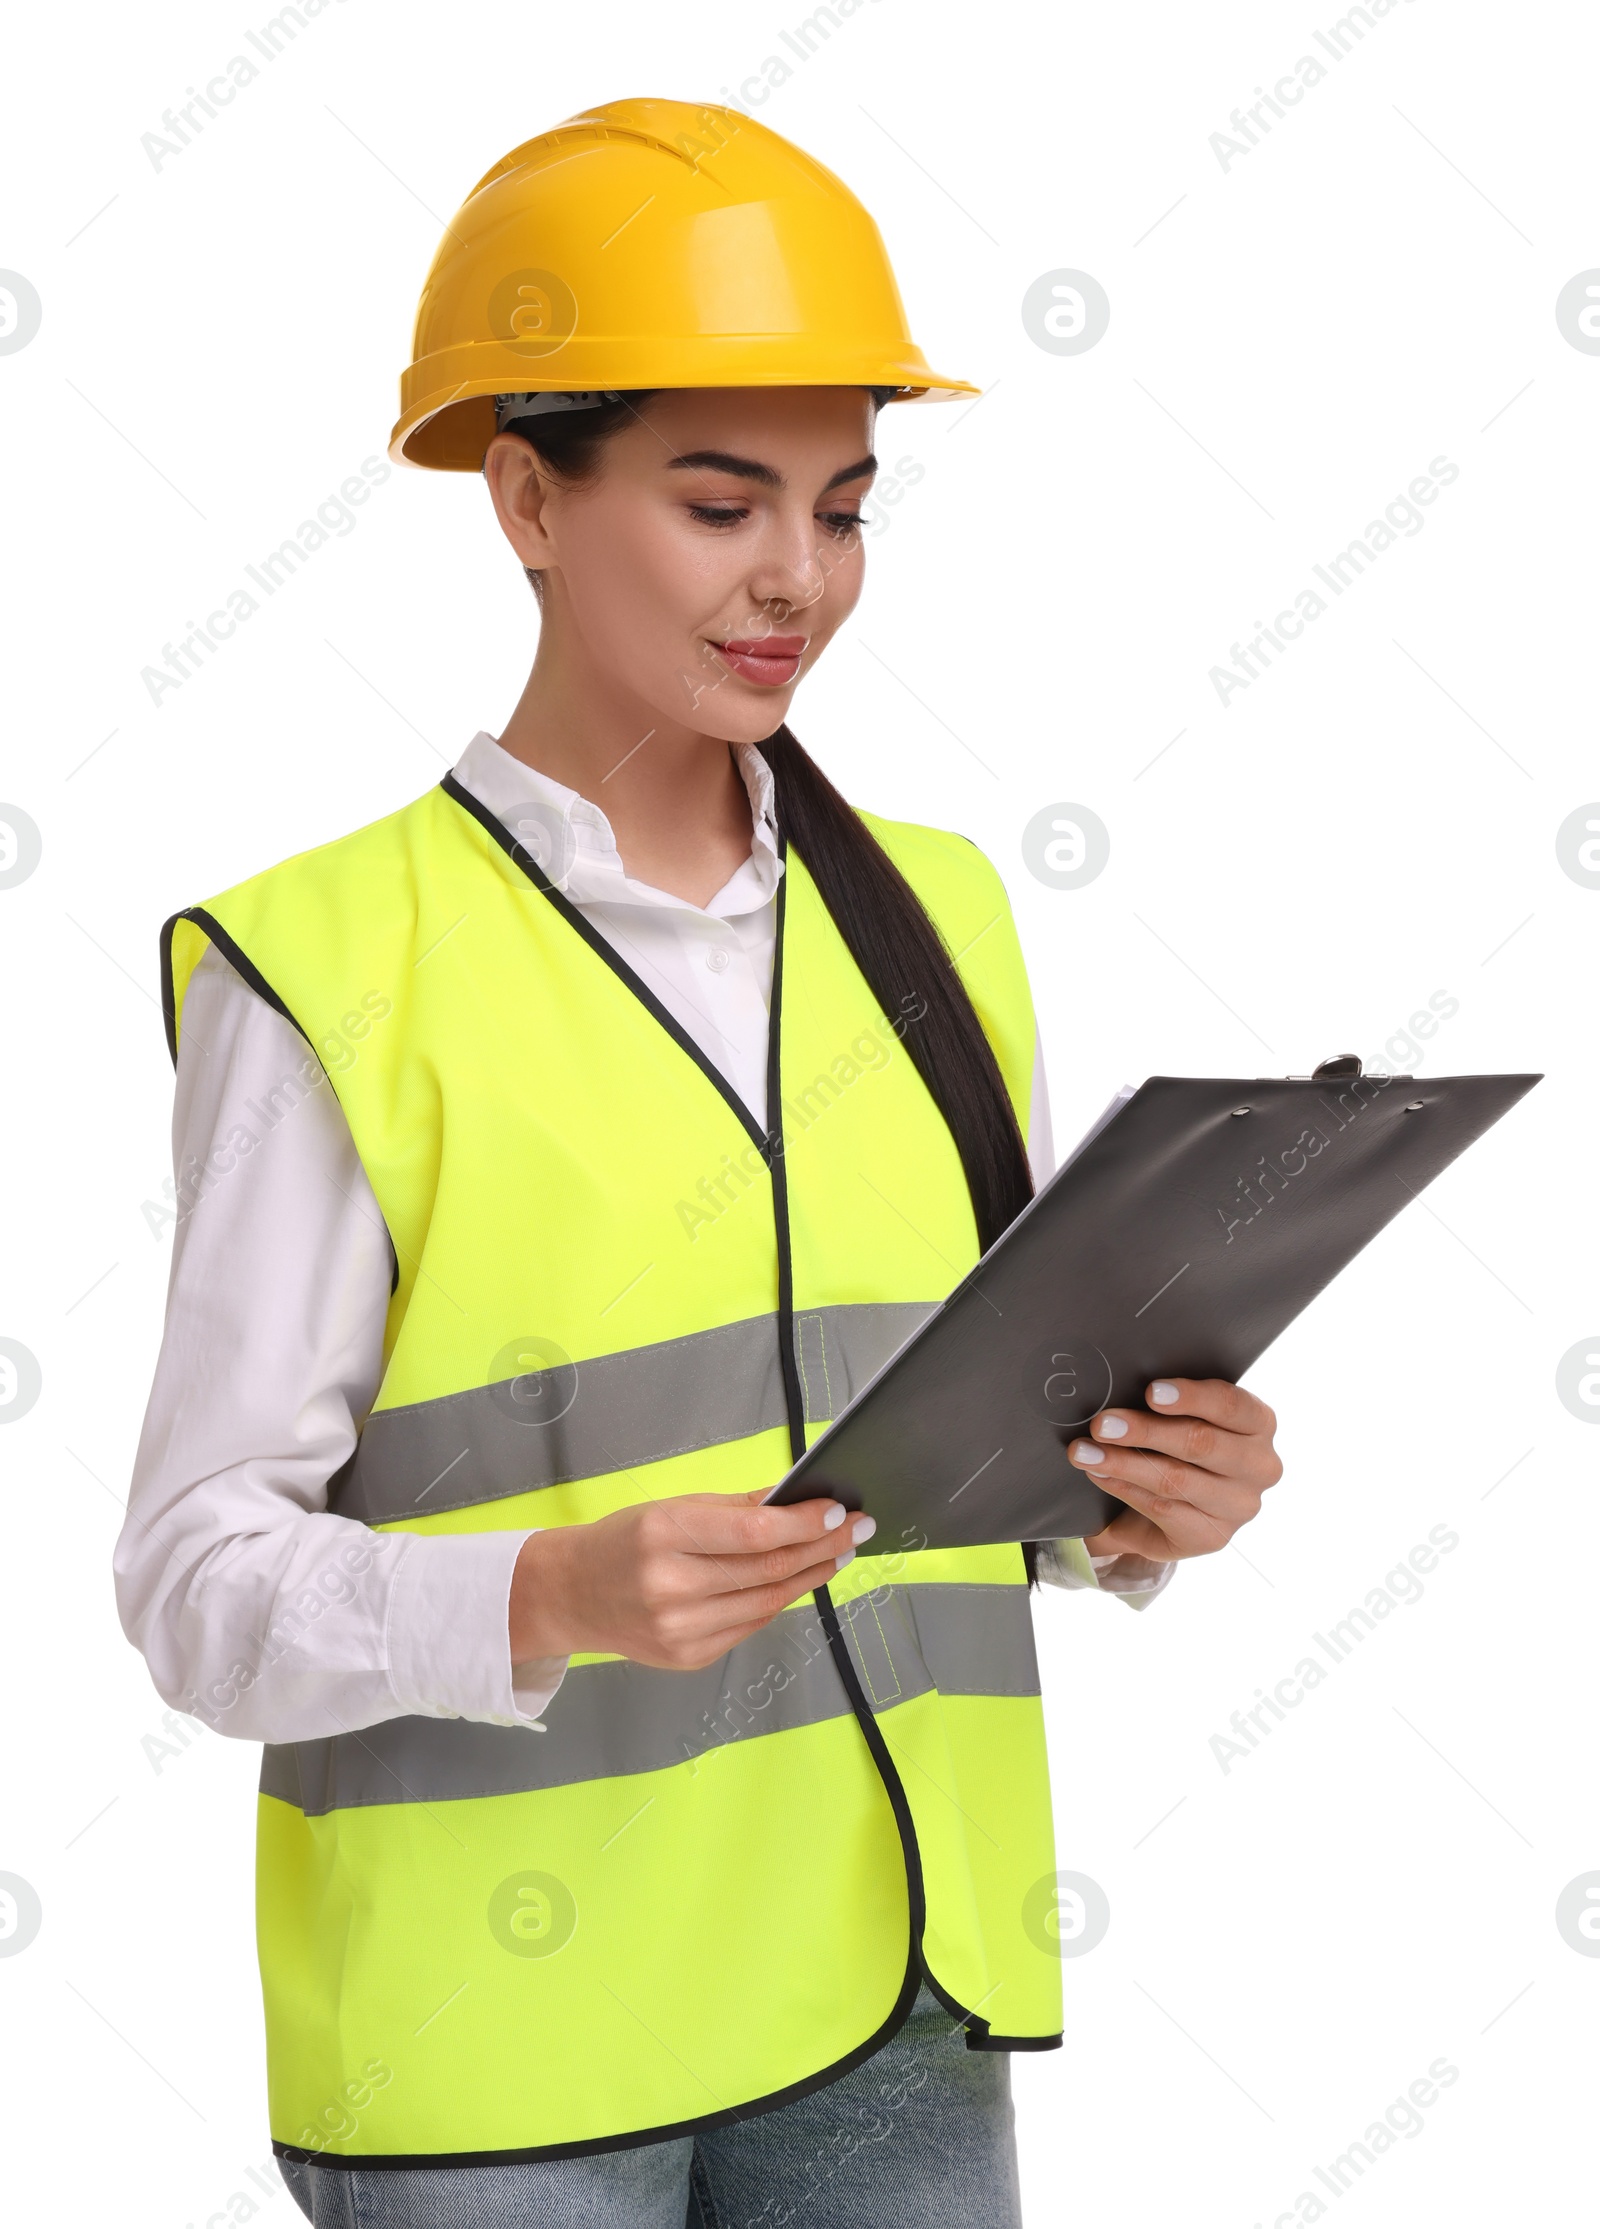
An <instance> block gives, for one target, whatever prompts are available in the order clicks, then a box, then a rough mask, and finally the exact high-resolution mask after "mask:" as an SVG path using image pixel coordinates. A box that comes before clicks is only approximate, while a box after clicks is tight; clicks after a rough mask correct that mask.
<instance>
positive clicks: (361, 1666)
mask: <svg viewBox="0 0 1600 2229" xmlns="http://www.w3.org/2000/svg"><path fill="white" fill-rule="evenodd" d="M172 1137H173V1166H174V1176H175V1180H176V1186H177V1201H176V1212H177V1221H176V1223H175V1225H174V1227H173V1234H172V1240H173V1256H172V1270H171V1276H170V1280H169V1284H168V1290H167V1313H166V1326H165V1331H164V1334H163V1338H162V1343H161V1352H160V1356H159V1359H158V1361H157V1364H156V1372H155V1379H154V1383H153V1385H152V1388H151V1393H150V1401H149V1406H148V1409H147V1411H146V1414H145V1421H144V1429H143V1432H142V1434H141V1436H140V1440H139V1449H138V1454H137V1457H136V1458H135V1463H134V1474H133V1482H132V1487H131V1490H130V1493H129V1497H128V1514H127V1521H126V1523H125V1524H124V1526H123V1529H122V1534H121V1537H120V1539H119V1541H118V1543H117V1550H116V1556H115V1574H116V1593H117V1608H118V1614H119V1616H120V1617H121V1620H122V1627H123V1631H124V1632H125V1633H126V1634H127V1636H128V1639H129V1640H130V1641H131V1642H132V1643H133V1644H134V1646H135V1647H136V1648H137V1649H139V1650H140V1651H141V1653H142V1654H143V1656H144V1658H145V1661H146V1663H147V1664H148V1665H149V1667H150V1673H151V1677H152V1678H153V1680H154V1681H155V1684H156V1687H157V1689H158V1691H159V1692H160V1694H161V1696H162V1698H163V1699H164V1700H165V1701H166V1702H167V1703H169V1704H170V1705H172V1706H173V1707H174V1708H175V1709H178V1710H185V1711H190V1712H192V1713H193V1714H194V1715H195V1716H197V1717H200V1718H203V1719H204V1720H205V1721H206V1722H207V1724H209V1725H211V1726H213V1727H214V1728H215V1729H216V1730H217V1731H218V1732H220V1733H225V1734H233V1735H237V1736H239V1737H240V1738H241V1739H244V1740H248V1741H266V1742H289V1741H309V1740H316V1739H319V1738H321V1737H324V1736H329V1735H332V1734H336V1733H341V1732H344V1731H347V1730H354V1729H356V1728H359V1727H362V1726H371V1725H376V1724H377V1723H379V1722H380V1721H381V1720H383V1719H388V1718H397V1717H403V1716H410V1715H417V1716H422V1717H429V1718H475V1719H482V1720H485V1721H487V1722H488V1723H490V1724H492V1725H500V1726H516V1725H527V1726H534V1727H537V1725H538V1719H539V1713H540V1711H541V1710H543V1708H544V1707H545V1705H546V1704H547V1703H548V1702H549V1701H550V1699H551V1698H552V1696H553V1695H554V1694H555V1692H556V1690H557V1688H558V1687H559V1686H560V1684H561V1681H562V1678H563V1676H564V1675H565V1671H566V1660H565V1658H560V1659H541V1660H538V1661H536V1662H533V1663H528V1664H522V1665H518V1666H515V1667H513V1665H512V1663H511V1661H510V1639H509V1635H508V1631H507V1605H508V1600H509V1595H510V1587H511V1573H512V1567H513V1565H514V1563H515V1561H516V1557H517V1551H518V1549H519V1548H520V1547H521V1545H522V1543H523V1541H524V1540H526V1539H527V1538H528V1530H527V1529H526V1528H525V1529H523V1530H522V1531H517V1532H483V1533H456V1534H449V1535H426V1534H420V1533H404V1532H399V1533H386V1532H378V1531H374V1530H373V1529H372V1528H371V1527H369V1526H367V1525H364V1524H361V1523H358V1522H357V1521H355V1520H354V1519H351V1518H347V1517H339V1516H335V1515H334V1514H332V1513H331V1512H330V1511H329V1509H328V1506H327V1501H328V1482H329V1480H330V1479H331V1478H332V1477H333V1475H334V1473H335V1472H336V1471H337V1470H338V1469H339V1467H340V1466H341V1464H343V1463H344V1462H345V1461H346V1459H347V1458H348V1457H349V1455H350V1454H351V1453H352V1451H353V1450H354V1447H355V1444H356V1436H357V1433H358V1431H359V1429H360V1427H361V1425H362V1424H363V1423H364V1422H365V1420H366V1416H367V1413H368V1411H369V1409H370V1408H371V1405H372V1401H373V1398H374V1396H375V1394H376V1391H377V1387H378V1383H379V1380H380V1378H381V1375H382V1368H383V1334H384V1322H385V1317H386V1314H387V1308H388V1300H389V1289H390V1270H391V1263H392V1256H391V1253H390V1248H389V1239H388V1234H387V1232H386V1230H385V1228H384V1224H383V1218H382V1215H381V1213H380V1211H379V1209H378V1204H377V1201H376V1200H375V1198H374V1197H373V1193H372V1189H371V1186H370V1184H369V1183H368V1181H367V1177H366V1173H365V1171H364V1170H363V1169H362V1166H361V1163H360V1160H359V1158H358V1157H357V1154H356V1149H355V1144H354V1141H353V1139H352V1138H351V1135H350V1130H349V1126H348V1124H347V1123H346V1121H345V1118H344V1114H343V1112H342V1110H341V1108H340V1106H339V1102H338V1100H337V1098H336V1097H335V1096H334V1091H333V1088H332V1086H331V1085H330V1083H329V1082H328V1081H327V1079H326V1077H325V1076H324V1075H323V1074H322V1071H321V1070H320V1068H319V1067H318V1066H317V1064H316V1062H315V1060H314V1059H313V1058H312V1056H311V1054H310V1052H309V1049H308V1047H307V1046H306V1044H305V1042H304V1040H303V1039H302V1038H301V1037H300V1035H299V1033H298V1032H297V1031H296V1030H295V1029H294V1028H293V1027H292V1026H291V1025H290V1024H289V1023H288V1022H286V1021H285V1020H284V1019H283V1018H282V1016H281V1015H279V1014H277V1013H276V1012H275V1011H274V1010H273V1009H272V1008H271V1007H270V1006H268V1005H267V1004H266V1002H265V1000H263V999H261V998H259V997H258V996H257V995H256V993H255V992H254V991H252V990H251V989H250V988H249V987H248V985H247V984H245V983H244V982H243V980H242V979H241V978H240V977H239V976H238V975H237V974H236V973H235V972H234V970H233V969H232V968H231V967H230V966H229V965H228V963H227V961H226V960H224V959H223V958H222V956H221V955H220V954H219V953H218V952H216V951H215V950H214V949H213V950H210V951H208V952H207V953H206V955H205V957H204V958H203V959H202V960H201V962H200V964H199V966H198V967H197V968H196V970H195V973H194V976H193V978H192V979H191V981H190V984H189V988H188V993H187V997H186V1000H185V1006H184V1023H183V1034H182V1038H181V1041H180V1044H179V1051H178V1074H177V1089H176V1097H175V1101H174V1107H173V1125H172Z"/></svg>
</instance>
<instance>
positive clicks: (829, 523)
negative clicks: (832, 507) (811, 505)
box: [822, 511, 867, 534]
mask: <svg viewBox="0 0 1600 2229" xmlns="http://www.w3.org/2000/svg"><path fill="white" fill-rule="evenodd" d="M822 523H823V525H824V526H826V527H828V528H830V529H831V530H832V532H833V533H835V534H853V533H854V532H855V531H856V530H857V529H858V528H859V527H863V526H865V525H866V523H867V522H866V520H865V519H864V518H863V517H862V515H861V513H860V512H859V511H824V512H823V513H822Z"/></svg>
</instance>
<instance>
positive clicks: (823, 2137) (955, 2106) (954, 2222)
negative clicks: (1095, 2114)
mask: <svg viewBox="0 0 1600 2229" xmlns="http://www.w3.org/2000/svg"><path fill="white" fill-rule="evenodd" d="M279 2166H280V2168H281V2170H282V2173H283V2178H284V2181H285V2182H286V2183H287V2184H288V2186H289V2189H290V2191H291V2192H292V2193H293V2196H294V2199H295V2203H296V2204H297V2205H298V2206H299V2208H300V2211H301V2212H302V2213H303V2214H304V2215H305V2216H306V2218H307V2219H308V2220H309V2221H310V2222H311V2223H312V2224H313V2225H314V2229H787V2225H788V2224H793V2225H794V2229H1019V2225H1020V2223H1021V2220H1022V2211H1021V2204H1020V2201H1019V2198H1018V2193H1017V2161H1016V2150H1015V2146H1014V2143H1013V2138H1012V2116H1011V2061H1010V2059H1009V2058H1008V2057H1007V2055H1006V2053H1005V2052H1003V2051H969V2050H968V2049H967V2048H966V2043H965V2040H964V2038H963V2036H962V2034H961V2031H960V2030H959V2029H958V2028H956V2027H954V2025H953V2023H952V2021H951V2018H950V2015H949V2014H948V2013H947V2012H946V2011H945V2009H944V2007H943V2006H942V2005H941V2004H940V2003H939V2002H938V2000H937V1998H935V1997H934V1995H933V1994H932V1992H931V1991H930V1990H928V1989H926V1988H924V1989H923V1990H922V1991H921V1992H920V1993H919V1995H918V1997H917V2001H916V2003H915V2005H914V2006H913V2007H912V2010H911V2017H910V2018H909V2019H908V2020H907V2022H906V2024H905V2026H904V2027H903V2028H901V2029H900V2030H899V2032H898V2033H897V2034H896V2035H894V2036H892V2037H891V2038H890V2040H889V2041H888V2042H887V2043H886V2044H885V2045H884V2046H883V2048H882V2050H881V2051H877V2052H874V2054H873V2056H872V2057H871V2058H870V2059H868V2060H866V2061H865V2062H864V2063H863V2064H862V2065H861V2066H858V2067H856V2068H854V2069H853V2071H852V2072H850V2073H848V2074H842V2075H840V2076H839V2078H838V2079H837V2080H836V2081H833V2082H830V2083H828V2084H827V2086H826V2087H825V2088H823V2089H820V2090H814V2091H812V2093H811V2095H810V2096H809V2097H802V2098H797V2099H795V2100H794V2102H793V2103H792V2104H789V2105H780V2106H778V2107H776V2108H775V2109H774V2110H773V2111H772V2112H770V2113H758V2114H757V2115H756V2116H755V2117H754V2118H753V2119H751V2120H748V2121H739V2122H736V2123H735V2124H734V2125H733V2126H732V2127H731V2128H717V2129H711V2130H708V2131H707V2132H706V2133H704V2134H703V2135H700V2136H683V2137H675V2138H673V2139H671V2140H670V2141H668V2142H666V2143H662V2144H641V2145H638V2146H637V2147H635V2149H633V2150H632V2151H620V2152H596V2153H593V2154H591V2155H590V2156H588V2157H587V2158H583V2159H552V2160H534V2161H529V2162H525V2163H522V2164H519V2165H514V2166H510V2167H402V2168H378V2169H373V2168H339V2167H325V2166H320V2165H315V2166H309V2167H307V2166H301V2165H298V2164H297V2163H296V2162H294V2161H292V2160H280V2162H279Z"/></svg>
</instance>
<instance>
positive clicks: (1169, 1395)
mask: <svg viewBox="0 0 1600 2229" xmlns="http://www.w3.org/2000/svg"><path fill="white" fill-rule="evenodd" d="M1150 1398H1151V1400H1152V1401H1163V1402H1172V1401H1175V1400H1176V1399H1177V1398H1178V1389H1177V1387H1176V1386H1175V1385H1169V1384H1168V1383H1167V1381H1166V1379H1165V1378H1158V1379H1157V1380H1156V1382H1155V1384H1154V1385H1153V1386H1152V1387H1151V1388H1150Z"/></svg>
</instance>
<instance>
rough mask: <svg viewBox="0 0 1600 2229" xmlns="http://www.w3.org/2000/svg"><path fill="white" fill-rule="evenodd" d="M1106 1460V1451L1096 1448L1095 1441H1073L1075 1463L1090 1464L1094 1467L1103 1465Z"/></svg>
mask: <svg viewBox="0 0 1600 2229" xmlns="http://www.w3.org/2000/svg"><path fill="white" fill-rule="evenodd" d="M1105 1459H1106V1458H1105V1451H1104V1450H1103V1449H1102V1448H1098V1447H1096V1446H1095V1444H1094V1442H1093V1440H1074V1441H1073V1443H1072V1460H1073V1461H1074V1462H1075V1463H1088V1464H1091V1465H1092V1464H1095V1463H1103V1462H1104V1461H1105Z"/></svg>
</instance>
